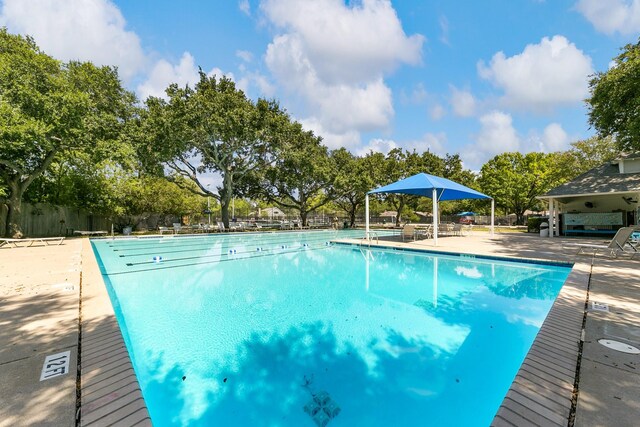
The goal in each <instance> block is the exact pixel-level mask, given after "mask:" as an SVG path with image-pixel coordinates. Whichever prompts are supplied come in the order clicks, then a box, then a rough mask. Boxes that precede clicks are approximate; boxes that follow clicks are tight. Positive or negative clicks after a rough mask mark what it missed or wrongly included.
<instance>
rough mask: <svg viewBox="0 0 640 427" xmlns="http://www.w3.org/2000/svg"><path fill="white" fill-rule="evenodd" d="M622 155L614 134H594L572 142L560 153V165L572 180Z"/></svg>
mask: <svg viewBox="0 0 640 427" xmlns="http://www.w3.org/2000/svg"><path fill="white" fill-rule="evenodd" d="M619 155H620V149H619V148H618V146H617V145H616V143H615V140H614V139H613V137H612V136H606V137H603V138H601V137H598V136H593V137H591V138H588V139H584V140H581V141H576V142H572V143H571V148H570V149H568V150H567V151H563V152H560V153H558V156H559V166H561V167H562V169H563V170H564V171H565V172H566V174H565V175H566V179H567V180H570V179H573V178H575V177H576V176H578V175H580V174H581V173H584V172H586V171H588V170H589V169H593V168H595V167H596V166H600V165H602V164H604V163H607V162H610V161H611V160H613V159H615V158H616V157H618V156H619Z"/></svg>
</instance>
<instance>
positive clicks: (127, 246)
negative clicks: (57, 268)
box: [107, 232, 364, 251]
mask: <svg viewBox="0 0 640 427" xmlns="http://www.w3.org/2000/svg"><path fill="white" fill-rule="evenodd" d="M312 233H313V232H312ZM312 233H305V234H302V233H295V236H296V237H297V238H298V239H307V238H309V237H313V238H314V240H315V238H316V237H317V238H322V236H324V237H327V236H331V238H334V237H335V236H338V235H339V233H335V232H334V233H327V232H315V233H317V234H315V233H314V234H312ZM352 234H353V236H345V238H352V237H353V238H357V237H358V236H360V235H362V237H363V236H364V234H363V233H352ZM257 236H260V239H259V240H260V241H264V242H270V241H282V242H286V241H291V240H294V239H292V238H291V237H292V236H293V234H289V233H273V235H271V236H270V235H259V234H253V235H245V236H233V238H231V239H228V240H226V239H224V237H227V236H224V237H222V236H220V237H217V236H215V237H214V236H202V237H201V236H197V237H188V238H187V237H179V238H173V237H165V238H158V240H157V241H153V242H151V241H150V239H144V240H143V241H128V242H124V241H123V242H117V243H107V246H108V247H110V248H112V249H113V250H114V251H122V250H138V249H152V248H157V247H158V245H159V244H160V245H162V246H183V245H184V244H185V243H187V244H202V245H205V244H207V242H209V243H210V242H211V240H213V241H223V242H224V241H225V240H226V241H228V242H248V241H252V240H256V239H255V237H257ZM182 239H185V240H187V239H188V240H189V241H185V240H182ZM204 239H207V240H206V242H201V243H200V242H198V243H194V242H193V241H194V240H200V241H202V240H204ZM137 243H139V244H137Z"/></svg>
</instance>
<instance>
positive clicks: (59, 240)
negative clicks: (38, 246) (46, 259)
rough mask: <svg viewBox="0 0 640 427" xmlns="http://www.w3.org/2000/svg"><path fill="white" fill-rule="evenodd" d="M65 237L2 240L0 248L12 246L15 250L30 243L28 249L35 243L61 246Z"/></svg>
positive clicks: (0, 240)
mask: <svg viewBox="0 0 640 427" xmlns="http://www.w3.org/2000/svg"><path fill="white" fill-rule="evenodd" d="M63 240H64V237H32V238H27V239H0V248H1V247H3V246H5V245H6V246H11V245H13V247H15V248H19V247H21V245H22V244H23V243H25V244H26V243H28V244H27V245H26V247H29V246H31V245H33V244H34V243H42V244H43V245H46V246H49V244H50V243H51V244H56V245H61V244H62V241H63Z"/></svg>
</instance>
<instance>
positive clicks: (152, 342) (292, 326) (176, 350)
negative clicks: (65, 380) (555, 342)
mask: <svg viewBox="0 0 640 427" xmlns="http://www.w3.org/2000/svg"><path fill="white" fill-rule="evenodd" d="M350 236H355V235H354V234H346V233H342V232H340V233H339V232H330V233H328V232H307V233H270V234H242V233H241V234H237V235H227V236H222V235H218V236H203V237H177V238H164V239H138V240H136V239H132V240H115V241H111V240H94V241H93V242H92V243H93V245H94V250H95V252H96V254H97V256H98V260H99V263H100V265H101V268H102V269H103V274H104V278H105V282H106V283H107V288H108V290H109V294H110V297H111V299H112V302H113V305H114V308H115V312H116V316H117V318H118V321H119V323H120V326H121V328H122V330H123V333H124V336H125V341H126V343H127V347H128V350H129V353H130V355H131V358H132V361H133V364H134V368H135V371H136V373H137V376H138V380H139V382H140V385H141V387H142V391H143V395H144V398H145V401H146V403H147V406H148V408H149V411H150V414H151V418H152V420H153V423H154V424H155V425H157V426H163V425H167V426H169V425H171V426H173V425H176V426H181V425H182V426H187V425H189V426H191V425H202V426H205V425H206V426H303V427H304V426H309V427H313V426H320V425H328V426H331V427H338V426H391V425H394V426H395V425H406V426H413V425H435V426H437V425H465V426H472V425H478V426H486V425H489V423H490V422H491V420H492V418H493V416H494V414H495V412H496V410H497V408H498V407H499V405H500V403H501V401H502V399H503V397H504V395H505V394H506V392H507V390H508V388H509V386H510V384H511V382H512V381H513V378H514V376H515V374H516V372H517V371H518V369H519V367H520V365H521V363H522V361H523V359H524V357H525V355H526V353H527V351H528V350H529V347H530V346H531V343H532V342H533V340H534V338H535V336H536V334H537V332H538V330H539V328H540V326H541V324H542V322H543V320H544V318H545V317H546V315H547V313H548V311H549V309H550V307H551V305H552V304H553V301H554V300H555V298H556V295H557V294H558V292H559V290H560V288H561V287H562V284H563V283H564V281H565V279H566V277H567V275H568V273H569V271H570V269H569V268H568V267H564V266H554V265H540V264H531V263H517V262H507V261H503V260H494V259H480V258H473V257H458V256H445V255H434V254H430V253H424V252H406V251H404V252H399V251H389V250H371V251H368V250H362V251H361V250H360V249H359V248H358V247H356V246H350V245H330V244H328V243H327V242H329V241H330V240H332V239H335V238H340V237H350Z"/></svg>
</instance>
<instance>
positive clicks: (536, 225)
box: [527, 216, 549, 233]
mask: <svg viewBox="0 0 640 427" xmlns="http://www.w3.org/2000/svg"><path fill="white" fill-rule="evenodd" d="M543 222H549V219H548V218H546V217H543V216H534V217H529V218H527V233H539V232H540V224H542V223H543Z"/></svg>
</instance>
